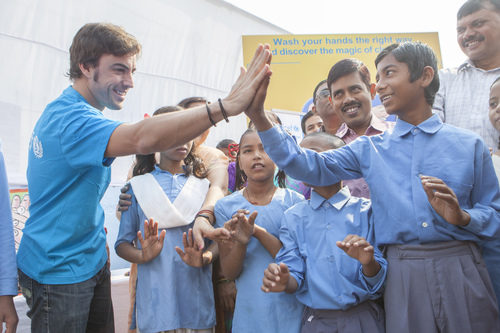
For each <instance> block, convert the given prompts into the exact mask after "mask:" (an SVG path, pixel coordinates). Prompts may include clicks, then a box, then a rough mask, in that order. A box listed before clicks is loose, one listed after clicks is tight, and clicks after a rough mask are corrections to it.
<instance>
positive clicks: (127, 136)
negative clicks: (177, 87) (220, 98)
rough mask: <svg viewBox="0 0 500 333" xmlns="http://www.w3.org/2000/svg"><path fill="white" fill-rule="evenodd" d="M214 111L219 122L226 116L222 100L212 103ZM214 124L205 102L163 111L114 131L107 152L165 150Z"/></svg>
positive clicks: (213, 117) (144, 152)
mask: <svg viewBox="0 0 500 333" xmlns="http://www.w3.org/2000/svg"><path fill="white" fill-rule="evenodd" d="M210 114H211V117H212V119H213V120H214V121H215V122H219V121H220V120H222V119H223V116H222V112H221V109H220V107H219V105H218V103H214V104H211V105H210ZM211 126H212V124H211V122H210V120H209V118H208V112H207V109H206V107H205V106H198V107H195V108H192V109H189V110H183V111H177V112H171V113H168V114H162V115H159V116H156V117H152V118H147V119H144V120H141V121H139V122H137V123H135V124H122V125H120V126H118V127H117V128H116V129H115V131H114V132H113V134H112V135H111V137H110V139H109V142H108V146H107V149H106V153H105V156H106V157H117V156H125V155H132V154H142V155H146V154H152V153H155V152H157V151H165V150H167V149H170V148H173V147H176V146H179V145H182V144H184V143H186V142H188V141H190V140H192V139H194V138H195V137H197V136H198V135H200V134H201V133H203V132H204V131H205V130H207V129H208V128H210V127H211Z"/></svg>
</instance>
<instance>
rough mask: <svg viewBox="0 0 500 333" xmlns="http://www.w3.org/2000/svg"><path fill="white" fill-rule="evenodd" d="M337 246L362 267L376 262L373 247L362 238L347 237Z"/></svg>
mask: <svg viewBox="0 0 500 333" xmlns="http://www.w3.org/2000/svg"><path fill="white" fill-rule="evenodd" d="M337 246H338V247H339V248H341V249H342V250H344V252H345V253H347V255H348V256H349V257H352V258H354V259H357V260H358V261H359V262H360V263H361V264H362V265H367V264H369V263H370V262H372V261H373V260H374V256H373V253H374V251H375V250H374V248H373V246H372V245H371V244H370V243H369V242H368V241H367V240H366V239H364V238H363V237H361V236H358V235H347V236H346V238H344V240H343V241H337Z"/></svg>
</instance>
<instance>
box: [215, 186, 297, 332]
mask: <svg viewBox="0 0 500 333" xmlns="http://www.w3.org/2000/svg"><path fill="white" fill-rule="evenodd" d="M303 199H304V198H303V197H302V196H301V195H300V194H298V193H297V192H295V191H292V190H289V189H278V190H277V191H276V193H275V194H274V197H273V199H272V200H271V202H270V203H269V204H268V205H266V206H256V205H252V204H251V203H250V202H248V201H247V200H246V198H245V197H244V196H243V194H242V191H237V192H234V193H233V194H231V195H229V196H227V197H225V198H222V199H220V200H219V201H217V203H216V204H215V208H214V213H215V217H216V224H217V226H218V227H222V226H223V225H224V222H226V221H228V220H229V219H231V217H232V216H233V214H235V213H236V212H237V211H238V209H248V210H249V211H250V212H253V211H257V212H258V215H257V218H256V219H255V224H257V225H259V226H261V227H263V228H265V229H266V230H267V232H269V233H270V234H272V235H273V236H275V237H279V229H280V226H281V218H282V217H283V213H284V212H285V210H287V209H288V208H290V207H291V206H293V205H294V204H296V203H298V202H300V201H302V200H303ZM271 262H274V259H273V257H272V256H271V255H270V254H269V252H268V251H267V250H266V249H265V248H264V246H262V244H261V243H260V242H259V241H258V240H257V239H256V238H255V237H252V239H251V240H250V242H249V243H248V245H247V252H246V255H245V261H244V263H243V268H242V271H241V273H240V276H238V278H237V279H236V289H237V290H238V292H237V294H236V304H235V308H234V317H233V326H232V328H233V332H240V333H241V332H243V333H244V332H249V333H250V332H252V333H253V332H277V333H279V332H283V333H285V332H286V333H293V332H297V333H298V332H299V331H300V320H301V317H302V312H303V305H302V304H300V302H299V301H297V299H296V298H295V296H294V295H292V294H287V293H264V292H263V291H262V290H261V289H260V286H261V285H262V278H263V277H264V270H265V269H266V268H267V266H268V265H269V263H271Z"/></svg>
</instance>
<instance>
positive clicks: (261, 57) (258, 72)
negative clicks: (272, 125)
mask: <svg viewBox="0 0 500 333" xmlns="http://www.w3.org/2000/svg"><path fill="white" fill-rule="evenodd" d="M270 64H271V51H270V50H269V45H268V44H266V45H259V46H258V47H257V50H256V51H255V55H254V56H253V58H252V61H251V62H250V64H249V65H248V69H245V68H243V67H242V68H241V71H240V76H239V77H238V80H236V82H235V84H234V85H233V87H232V89H231V91H230V92H229V95H228V96H227V97H226V98H225V99H224V100H223V104H224V107H225V108H226V110H227V113H228V115H229V116H234V115H237V114H239V113H240V112H242V111H245V110H246V109H247V108H248V107H249V106H250V104H251V103H252V101H253V99H254V97H255V95H256V93H257V91H258V90H259V88H261V85H262V83H263V82H266V81H269V77H270V76H271V74H272V72H271V69H270V67H269V65H270ZM261 89H264V88H261ZM266 89H267V86H266ZM260 93H262V90H260Z"/></svg>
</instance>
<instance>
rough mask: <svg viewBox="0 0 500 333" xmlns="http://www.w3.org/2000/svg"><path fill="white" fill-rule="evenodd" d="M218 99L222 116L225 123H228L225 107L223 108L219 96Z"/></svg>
mask: <svg viewBox="0 0 500 333" xmlns="http://www.w3.org/2000/svg"><path fill="white" fill-rule="evenodd" d="M218 101H219V106H220V110H221V112H222V116H223V117H224V120H225V121H226V123H228V122H229V119H228V118H227V113H226V109H224V107H223V106H222V101H221V100H220V98H219V99H218Z"/></svg>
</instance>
